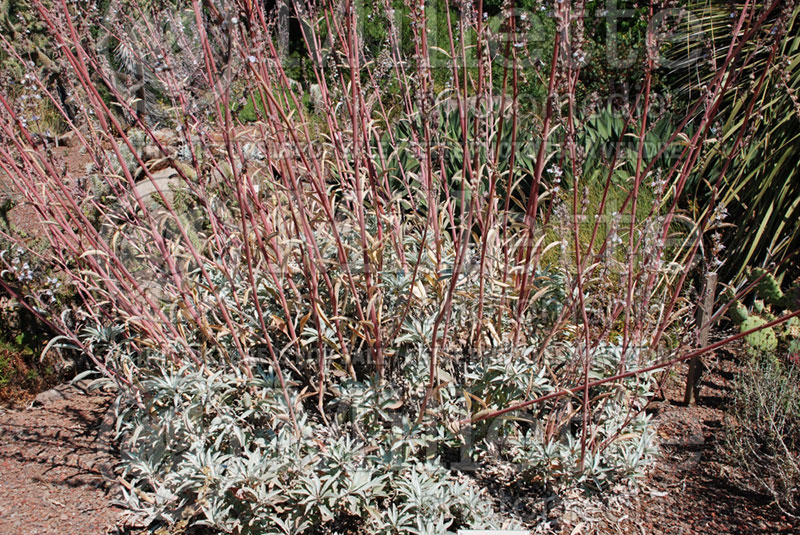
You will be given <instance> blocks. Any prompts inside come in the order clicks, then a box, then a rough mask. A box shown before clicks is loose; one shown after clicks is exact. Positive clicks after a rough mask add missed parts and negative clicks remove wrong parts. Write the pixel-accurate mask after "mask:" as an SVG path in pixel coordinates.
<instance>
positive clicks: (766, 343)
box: [739, 316, 778, 353]
mask: <svg viewBox="0 0 800 535" xmlns="http://www.w3.org/2000/svg"><path fill="white" fill-rule="evenodd" d="M766 323H767V322H766V320H764V319H763V318H760V317H758V316H749V317H748V318H747V319H746V320H744V321H743V322H742V324H741V325H740V326H739V329H741V332H745V331H749V330H750V329H755V328H756V327H760V326H762V325H764V324H766ZM744 339H745V341H746V342H747V343H748V344H749V345H750V348H751V349H752V350H753V352H756V353H769V352H772V351H775V349H776V348H777V347H778V337H777V336H776V335H775V331H774V330H773V329H772V327H767V328H765V329H761V330H760V331H756V332H754V333H750V334H748V335H747V336H745V337H744Z"/></svg>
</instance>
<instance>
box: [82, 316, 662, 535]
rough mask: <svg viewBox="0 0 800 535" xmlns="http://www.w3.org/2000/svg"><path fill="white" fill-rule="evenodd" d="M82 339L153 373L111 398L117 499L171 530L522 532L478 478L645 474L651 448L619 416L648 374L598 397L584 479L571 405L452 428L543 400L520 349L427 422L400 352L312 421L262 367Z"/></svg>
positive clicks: (642, 420)
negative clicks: (385, 373) (389, 375)
mask: <svg viewBox="0 0 800 535" xmlns="http://www.w3.org/2000/svg"><path fill="white" fill-rule="evenodd" d="M86 342H87V344H89V345H91V346H92V347H93V348H95V350H101V351H105V352H106V354H107V357H108V363H109V364H112V363H113V366H114V367H117V366H125V367H141V366H143V365H149V366H151V367H152V371H144V370H143V371H142V373H141V374H140V375H139V378H138V380H137V381H136V383H137V384H136V388H135V389H132V390H130V389H128V390H125V391H123V393H122V395H121V396H120V398H119V400H118V423H117V430H118V433H119V435H120V438H121V439H122V441H123V453H124V455H125V460H124V463H123V474H124V477H125V479H126V489H127V490H126V491H125V497H126V500H127V503H128V505H129V507H131V508H132V509H133V510H135V511H138V512H139V513H141V514H142V516H143V518H144V520H145V521H146V522H147V523H151V522H153V521H160V522H164V523H166V524H167V525H168V526H171V527H172V528H175V527H176V526H177V527H180V526H185V525H187V524H191V525H206V526H210V527H213V528H214V529H217V530H220V531H222V532H225V533H243V534H245V533H285V534H289V533H292V534H294V533H320V532H322V531H323V530H326V529H327V530H329V531H330V532H334V533H335V532H341V531H342V530H345V529H356V530H357V531H362V532H363V531H370V532H376V533H381V534H387V535H390V534H401V533H418V534H437V535H441V534H444V533H454V532H455V531H456V530H457V529H460V528H462V529H463V528H480V529H492V528H494V529H497V528H505V529H508V528H513V527H517V528H518V527H520V524H519V523H518V522H517V521H514V520H513V517H511V516H509V512H508V511H505V512H504V511H503V509H502V507H501V506H498V505H495V504H494V503H493V501H492V499H491V498H490V497H489V496H488V495H487V494H486V491H485V490H480V487H479V486H478V484H477V481H476V479H475V478H474V477H473V472H475V471H477V472H475V473H476V474H477V475H480V474H481V473H483V472H485V471H487V470H488V471H493V470H497V469H499V468H501V467H503V468H505V469H506V470H508V469H509V467H510V469H511V471H512V472H514V473H515V480H516V481H524V482H529V483H535V484H540V483H543V482H544V483H549V484H553V485H556V486H558V487H561V486H564V485H573V484H575V483H576V482H578V484H581V483H582V484H586V485H590V486H593V487H595V488H607V487H608V485H609V484H611V483H613V482H615V481H619V480H620V478H625V477H636V476H637V475H641V473H642V471H643V469H644V468H645V467H646V466H647V465H648V464H649V462H650V460H651V457H652V455H653V454H654V453H655V449H654V440H653V437H654V435H653V431H652V429H651V428H650V426H649V420H648V418H647V417H646V416H643V415H640V414H636V415H634V414H633V413H630V412H628V411H630V410H636V409H637V408H639V409H640V408H642V407H643V406H644V404H645V403H646V400H647V398H648V397H649V396H650V395H651V388H652V386H653V383H652V380H651V378H649V377H644V376H640V377H638V378H635V379H630V380H629V381H626V382H625V383H620V384H618V385H614V386H612V387H605V388H598V389H593V391H592V396H593V398H595V403H598V404H599V405H601V406H602V410H601V411H599V412H598V413H597V414H596V421H594V422H592V424H591V425H592V431H591V436H592V438H591V442H590V449H591V453H590V454H589V455H588V456H587V464H586V467H585V469H583V470H581V469H579V468H578V466H579V463H578V460H579V458H580V456H581V451H580V434H581V426H580V425H576V424H575V422H574V421H573V420H574V418H573V417H574V415H575V413H576V412H577V411H575V412H572V411H566V412H564V411H563V410H556V409H557V408H558V407H557V406H552V405H551V406H545V407H542V408H541V409H537V411H538V412H537V413H536V414H535V415H533V414H525V415H524V416H523V417H522V418H516V419H513V420H506V419H503V418H501V419H499V420H497V421H496V422H495V423H493V424H491V425H488V426H487V425H483V426H480V425H479V426H475V427H471V426H470V427H461V425H460V424H459V421H461V420H462V419H463V418H465V417H467V416H470V415H473V416H474V415H478V414H480V413H481V411H486V410H487V409H491V408H495V407H504V406H507V405H508V404H509V403H513V402H515V401H519V400H522V399H524V398H525V395H526V394H527V393H532V394H534V395H539V394H544V393H550V392H553V391H554V387H553V385H552V382H551V381H550V380H549V379H548V378H547V377H546V370H545V368H537V367H536V366H534V365H533V364H532V363H531V360H530V359H527V358H525V356H524V355H520V356H517V358H515V359H510V358H509V357H508V356H504V355H505V353H502V354H501V353H492V354H489V355H486V356H485V357H484V358H482V359H480V360H479V361H477V362H474V363H469V362H467V363H465V366H466V367H467V371H466V374H465V376H464V382H463V384H459V383H458V382H457V381H453V382H451V383H449V384H448V386H447V387H446V388H444V389H442V390H441V392H440V400H439V403H437V404H436V406H435V407H434V408H432V409H430V410H429V411H427V412H426V413H425V414H424V415H423V416H422V418H419V414H418V411H419V404H420V400H421V395H422V392H421V391H420V389H419V388H417V387H418V386H419V385H420V384H421V383H422V382H424V380H425V371H424V370H425V366H424V364H425V363H424V362H422V364H423V365H415V364H420V362H421V361H420V360H419V359H409V364H411V365H409V366H407V367H405V368H404V371H403V372H402V373H403V377H402V381H398V382H397V383H396V384H394V385H390V384H380V383H379V382H377V381H371V382H367V383H364V382H360V381H353V380H351V379H343V380H341V381H340V382H338V384H336V385H334V386H332V388H331V389H332V390H333V392H334V396H333V397H332V398H331V399H330V400H329V402H328V406H327V407H326V410H325V414H327V415H328V418H327V419H324V420H323V419H320V417H319V415H317V414H315V413H314V412H313V411H308V410H307V408H308V403H307V401H306V400H307V399H308V394H306V393H305V389H302V390H301V389H299V388H298V387H299V386H300V383H298V382H295V381H291V380H290V382H291V388H290V392H291V395H290V398H289V400H288V404H287V400H286V399H285V398H284V396H283V394H282V389H281V388H280V384H279V379H278V377H277V376H276V375H275V373H274V372H273V370H272V369H271V367H270V366H269V365H268V364H266V363H263V364H258V365H256V366H254V367H253V368H252V370H253V373H252V375H251V376H248V375H247V374H245V373H243V372H240V371H237V370H236V369H235V368H234V369H231V368H215V367H212V366H202V367H199V368H198V367H196V366H194V365H189V366H184V367H181V368H178V367H176V366H173V365H171V364H169V363H168V362H167V360H166V359H165V358H164V357H163V356H161V355H158V354H157V353H152V352H148V353H146V354H141V353H139V352H136V351H134V350H133V345H132V342H133V341H132V340H129V339H124V333H123V330H122V329H119V328H112V329H91V330H89V331H87V334H86ZM620 355H621V351H620V348H618V347H616V348H615V347H609V348H604V349H601V350H598V353H597V355H596V359H595V363H596V367H595V368H594V369H593V370H592V377H601V376H605V375H606V374H607V373H608V372H609V371H612V370H614V369H616V368H617V367H618V366H619V365H620V360H619V357H620ZM563 358H564V356H563V355H562V357H554V359H553V360H552V361H551V363H552V364H554V365H557V364H558V362H559V361H561V359H563ZM256 360H257V359H256ZM567 360H569V358H568V357H567ZM564 363H565V362H564V361H561V364H564ZM285 375H286V376H287V377H289V376H290V374H288V373H285ZM630 397H633V398H634V399H636V400H637V401H636V402H635V403H634V404H633V405H631V404H630V403H628V398H630ZM290 405H291V408H292V410H291V411H290V410H289V406H290ZM559 406H562V407H563V404H559ZM292 418H296V419H297V423H298V427H297V428H293V427H292V425H291V424H290V421H291V419H292ZM628 420H631V421H628ZM623 429H624V430H625V434H624V435H623V434H622V430H623ZM454 456H457V457H456V459H455V460H457V461H458V462H453V461H454ZM448 460H449V462H446V461H448Z"/></svg>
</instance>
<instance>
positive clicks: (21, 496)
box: [0, 385, 131, 535]
mask: <svg viewBox="0 0 800 535" xmlns="http://www.w3.org/2000/svg"><path fill="white" fill-rule="evenodd" d="M37 400H38V401H36V402H34V403H33V404H32V405H31V406H29V407H27V408H17V409H2V408H0V535H49V534H53V535H56V534H58V535H73V534H74V535H110V534H116V535H122V534H123V533H131V532H130V531H125V530H124V529H122V528H120V527H118V525H119V524H120V520H121V517H120V515H121V513H122V512H123V511H122V509H120V508H118V507H115V506H113V505H112V504H111V500H112V498H113V497H114V494H115V489H114V487H113V485H111V484H109V480H110V478H111V477H112V476H113V472H112V468H113V466H114V465H115V463H116V449H115V446H114V443H113V439H114V426H113V418H112V417H111V416H112V415H111V413H110V412H109V410H108V409H109V405H110V403H111V400H112V396H111V395H110V394H108V393H91V394H88V395H87V393H85V392H84V391H82V390H81V389H80V388H77V387H73V386H69V385H62V386H59V387H57V388H56V389H54V390H49V391H47V392H45V393H43V394H40V395H39V396H37Z"/></svg>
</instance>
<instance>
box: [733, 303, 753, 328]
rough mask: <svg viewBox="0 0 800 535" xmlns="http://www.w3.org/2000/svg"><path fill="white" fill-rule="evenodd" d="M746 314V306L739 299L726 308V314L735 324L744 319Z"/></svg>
mask: <svg viewBox="0 0 800 535" xmlns="http://www.w3.org/2000/svg"><path fill="white" fill-rule="evenodd" d="M748 314H749V313H748V312H747V307H746V306H744V305H743V304H742V303H740V302H739V301H736V302H735V303H733V304H732V305H731V307H730V308H729V309H728V315H729V316H730V318H731V321H733V323H735V324H736V325H739V324H740V323H742V322H743V321H744V320H746V319H747V316H748Z"/></svg>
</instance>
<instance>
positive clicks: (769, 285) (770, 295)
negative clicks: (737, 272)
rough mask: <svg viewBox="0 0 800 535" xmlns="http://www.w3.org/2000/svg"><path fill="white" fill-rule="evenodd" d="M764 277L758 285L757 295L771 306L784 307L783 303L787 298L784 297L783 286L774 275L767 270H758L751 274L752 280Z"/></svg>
mask: <svg viewBox="0 0 800 535" xmlns="http://www.w3.org/2000/svg"><path fill="white" fill-rule="evenodd" d="M762 275H763V278H762V279H761V280H760V281H759V282H758V284H757V285H756V293H757V294H758V295H759V297H761V298H762V299H763V300H764V301H766V302H767V303H769V304H770V305H773V306H776V307H782V306H784V304H783V302H784V300H785V299H786V296H785V295H784V293H783V290H781V285H780V283H779V282H778V279H776V278H775V276H774V275H773V274H772V273H769V272H767V270H765V269H762V268H756V269H754V270H753V271H752V272H751V274H750V280H751V281H753V280H756V279H757V278H758V277H761V276H762Z"/></svg>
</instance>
